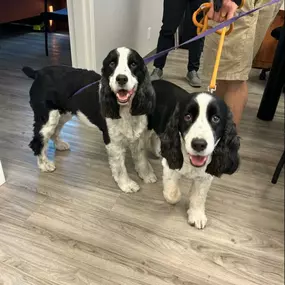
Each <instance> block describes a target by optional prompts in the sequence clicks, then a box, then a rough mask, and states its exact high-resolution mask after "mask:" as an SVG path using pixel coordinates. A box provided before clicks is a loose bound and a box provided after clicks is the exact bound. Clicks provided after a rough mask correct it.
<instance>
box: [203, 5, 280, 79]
mask: <svg viewBox="0 0 285 285" xmlns="http://www.w3.org/2000/svg"><path fill="white" fill-rule="evenodd" d="M266 2H268V1H264V0H263V1H262V0H245V5H244V6H243V7H242V9H241V10H242V11H243V12H246V11H249V10H251V9H253V8H256V7H258V6H261V5H262V4H264V3H266ZM281 4H282V1H280V2H279V3H277V4H273V5H271V6H268V7H265V8H263V9H261V10H259V11H256V12H254V13H252V14H250V15H248V16H245V17H242V18H240V19H238V20H237V21H236V22H235V23H234V30H233V31H232V32H231V34H229V35H228V36H226V37H225V42H224V46H223V51H222V56H221V61H220V66H219V70H218V76H217V79H218V80H247V79H248V75H249V72H250V70H251V66H252V61H253V59H254V57H255V55H256V53H257V52H258V50H259V48H260V46H261V44H262V41H263V39H264V37H265V34H266V31H267V29H268V27H269V26H270V24H271V23H272V21H273V20H274V18H275V16H276V15H277V13H278V11H279V9H280V7H281ZM211 24H213V23H210V25H211ZM219 38H220V36H219V35H218V34H211V35H209V36H207V37H206V39H205V43H204V51H203V57H204V61H203V62H204V64H203V75H204V76H206V77H207V78H210V77H211V76H212V72H213V67H214V63H215V58H216V52H217V46H218V42H219Z"/></svg>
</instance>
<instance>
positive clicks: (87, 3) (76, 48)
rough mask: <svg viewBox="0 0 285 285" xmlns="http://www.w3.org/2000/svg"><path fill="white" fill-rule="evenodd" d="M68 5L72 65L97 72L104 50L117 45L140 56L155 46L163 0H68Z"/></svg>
mask: <svg viewBox="0 0 285 285" xmlns="http://www.w3.org/2000/svg"><path fill="white" fill-rule="evenodd" d="M67 5H68V14H69V28H70V40H71V54H72V65H73V66H74V67H82V68H89V69H95V70H96V71H98V72H99V71H100V69H101V65H102V61H103V59H104V58H105V56H106V55H107V53H108V52H109V51H110V50H111V49H113V48H116V47H118V46H128V47H131V48H134V49H135V50H137V51H138V52H139V53H140V54H141V55H142V56H145V55H146V54H148V53H149V52H150V51H152V50H153V49H155V48H156V44H157V39H158V34H159V30H160V27H161V19H162V9H163V0H84V1H79V0H68V1H67ZM149 27H150V28H151V33H150V38H149V39H148V28H149ZM91 61H92V62H91Z"/></svg>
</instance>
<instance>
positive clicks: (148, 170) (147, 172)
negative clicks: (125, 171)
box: [130, 136, 157, 183]
mask: <svg viewBox="0 0 285 285" xmlns="http://www.w3.org/2000/svg"><path fill="white" fill-rule="evenodd" d="M130 149H131V153H132V157H133V160H134V164H135V169H136V172H137V173H138V175H139V177H140V178H141V179H143V181H144V182H145V183H154V182H156V181H157V178H156V176H155V174H154V171H153V169H152V166H151V165H150V163H149V161H148V159H147V155H146V150H145V138H144V136H141V137H140V138H139V139H138V140H136V142H134V143H132V144H131V146H130Z"/></svg>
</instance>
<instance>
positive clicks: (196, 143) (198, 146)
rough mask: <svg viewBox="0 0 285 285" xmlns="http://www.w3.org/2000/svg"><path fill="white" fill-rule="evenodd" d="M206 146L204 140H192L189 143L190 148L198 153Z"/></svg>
mask: <svg viewBox="0 0 285 285" xmlns="http://www.w3.org/2000/svg"><path fill="white" fill-rule="evenodd" d="M207 145H208V144H207V142H206V141H205V140H204V139H193V140H192V142H191V146H192V148H193V149H194V150H196V151H198V152H200V151H203V150H204V149H205V148H206V147H207Z"/></svg>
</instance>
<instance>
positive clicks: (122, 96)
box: [116, 89, 134, 101]
mask: <svg viewBox="0 0 285 285" xmlns="http://www.w3.org/2000/svg"><path fill="white" fill-rule="evenodd" d="M133 93H134V90H133V89H132V90H130V91H128V90H119V91H118V92H117V94H116V96H117V98H118V99H119V100H120V101H126V100H128V99H129V97H131V95H132V94H133Z"/></svg>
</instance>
